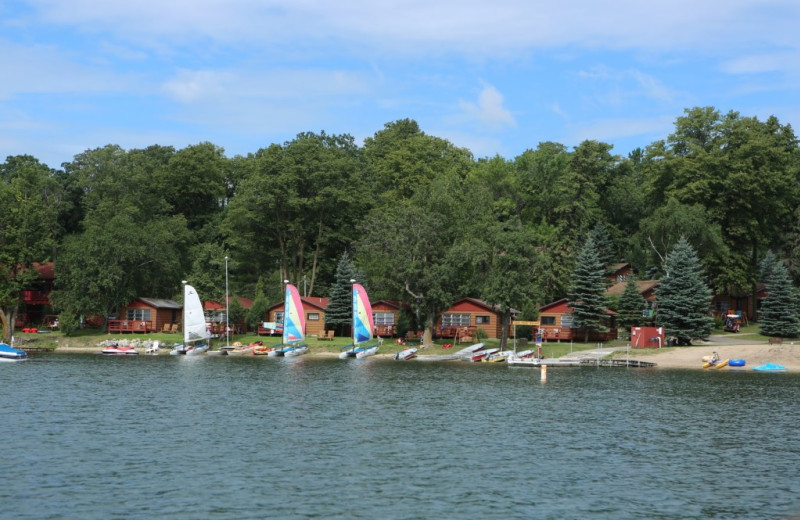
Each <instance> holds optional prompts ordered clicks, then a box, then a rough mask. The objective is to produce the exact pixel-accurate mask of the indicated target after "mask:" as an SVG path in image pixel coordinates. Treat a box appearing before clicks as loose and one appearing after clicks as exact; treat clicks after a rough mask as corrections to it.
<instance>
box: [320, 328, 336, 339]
mask: <svg viewBox="0 0 800 520" xmlns="http://www.w3.org/2000/svg"><path fill="white" fill-rule="evenodd" d="M334 334H335V331H333V330H329V331H327V332H326V333H325V335H324V336H320V338H319V339H324V340H325V341H333V336H334Z"/></svg>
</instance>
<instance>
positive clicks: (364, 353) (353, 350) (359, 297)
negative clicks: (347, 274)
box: [339, 283, 378, 359]
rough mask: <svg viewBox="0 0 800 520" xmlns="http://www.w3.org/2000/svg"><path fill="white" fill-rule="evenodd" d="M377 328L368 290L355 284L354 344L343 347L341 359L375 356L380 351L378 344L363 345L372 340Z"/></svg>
mask: <svg viewBox="0 0 800 520" xmlns="http://www.w3.org/2000/svg"><path fill="white" fill-rule="evenodd" d="M374 329H375V326H374V322H373V319H372V305H371V304H370V303H369V296H367V291H366V290H364V288H363V287H362V286H361V285H359V284H357V283H354V284H353V344H352V345H346V346H344V347H342V350H343V352H342V353H340V354H339V358H340V359H347V358H356V359H362V358H365V357H368V356H373V355H375V354H377V352H378V344H377V343H376V344H374V345H367V346H362V344H363V343H367V342H368V341H370V340H372V331H373V330H374Z"/></svg>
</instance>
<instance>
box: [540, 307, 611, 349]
mask: <svg viewBox="0 0 800 520" xmlns="http://www.w3.org/2000/svg"><path fill="white" fill-rule="evenodd" d="M616 317H617V313H616V312H614V311H612V310H610V309H606V327H608V332H594V331H589V341H611V340H614V339H617V320H616ZM534 334H535V335H538V334H541V336H542V339H543V340H545V341H561V340H566V341H572V340H577V341H583V338H584V332H583V331H582V330H579V329H573V328H572V307H570V306H568V305H567V299H566V298H564V299H561V300H558V301H556V302H553V303H549V304H547V305H545V306H544V307H542V308H540V309H539V326H538V327H537V328H536V329H535V330H534Z"/></svg>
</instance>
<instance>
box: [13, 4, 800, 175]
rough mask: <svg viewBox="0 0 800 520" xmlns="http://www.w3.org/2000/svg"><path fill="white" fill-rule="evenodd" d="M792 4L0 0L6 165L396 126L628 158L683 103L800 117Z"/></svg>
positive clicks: (797, 14)
mask: <svg viewBox="0 0 800 520" xmlns="http://www.w3.org/2000/svg"><path fill="white" fill-rule="evenodd" d="M798 27H800V2H798V1H797V0H772V1H771V0H762V1H752V0H727V1H711V0H692V1H688V0H669V1H661V0H655V1H642V0H608V1H606V2H596V1H593V0H572V1H571V0H493V1H492V2H489V1H487V0H484V1H476V0H424V1H423V0H405V1H400V0H386V1H380V0H379V1H374V0H373V1H361V0H337V1H317V0H291V1H284V0H158V1H156V0H125V1H118V0H104V1H102V2H98V1H96V0H0V158H2V159H5V157H6V156H8V155H20V154H30V155H33V156H34V157H36V158H38V159H39V160H41V161H42V162H45V163H46V164H48V165H49V166H51V167H59V166H60V165H61V163H62V162H65V161H70V160H71V159H72V158H73V156H74V155H75V154H78V153H80V152H83V151H85V150H87V149H91V148H97V147H101V146H104V145H106V144H118V145H120V146H122V147H123V148H126V149H131V148H143V147H146V146H149V145H152V144H160V145H172V146H175V147H176V148H183V147H185V146H188V145H191V144H196V143H199V142H202V141H210V142H212V143H214V144H216V145H218V146H221V147H223V148H224V149H225V152H226V155H227V156H229V157H233V156H234V155H239V154H247V153H251V152H255V151H257V150H258V149H259V148H263V147H266V146H269V145H270V144H272V143H283V142H284V141H287V140H291V139H293V138H294V137H295V136H296V135H297V134H298V133H300V132H307V131H311V132H320V131H323V130H324V131H326V132H327V133H336V134H344V133H347V134H350V135H352V136H353V137H355V138H356V140H357V142H358V143H359V144H361V143H363V139H364V138H366V137H370V136H372V135H374V134H375V133H376V132H377V131H379V130H380V129H381V128H383V126H384V125H385V124H386V123H388V122H391V121H395V120H398V119H402V118H411V119H414V120H416V121H417V122H418V123H419V124H420V126H421V128H422V129H423V131H425V132H426V133H428V134H430V135H434V136H437V137H442V138H445V139H448V140H449V141H451V142H452V143H454V144H455V145H457V146H462V147H466V148H469V149H470V150H471V151H472V152H473V153H474V155H475V156H476V157H487V156H494V155H496V154H499V155H502V156H504V157H507V158H513V157H515V156H517V155H519V154H521V153H522V152H524V151H525V150H526V149H529V148H535V147H536V146H537V145H538V143H539V142H542V141H556V142H559V143H562V144H564V145H566V146H568V147H570V148H572V147H573V146H576V145H577V144H579V143H580V142H581V141H582V140H584V139H596V140H600V141H604V142H607V143H610V144H613V145H614V152H616V153H619V154H622V155H626V154H628V153H629V152H630V151H631V150H632V149H634V148H636V147H644V146H646V145H648V144H650V143H651V142H653V141H655V140H658V139H663V138H665V137H666V136H667V135H668V134H669V133H670V132H671V131H672V129H673V126H674V122H675V120H676V118H677V117H679V116H681V115H682V113H683V110H684V109H685V108H691V107H695V106H714V107H716V108H717V109H719V110H720V111H722V112H727V111H729V110H735V111H738V112H740V113H741V114H742V115H744V116H757V117H759V118H760V119H762V120H763V119H764V118H766V117H768V116H770V115H775V116H777V117H778V119H779V120H780V121H781V123H784V124H786V123H789V124H792V126H793V127H794V128H795V129H796V131H797V126H798V124H799V123H800V30H798Z"/></svg>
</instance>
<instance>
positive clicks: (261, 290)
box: [246, 278, 271, 330]
mask: <svg viewBox="0 0 800 520" xmlns="http://www.w3.org/2000/svg"><path fill="white" fill-rule="evenodd" d="M265 285H266V284H265V281H264V279H263V278H259V279H258V284H256V296H255V298H254V299H253V305H251V306H250V309H249V310H248V311H247V317H246V321H247V326H248V327H250V328H251V329H252V330H256V329H258V326H259V325H261V323H262V322H263V321H264V319H265V318H266V317H267V312H268V311H269V308H270V307H271V304H270V302H269V300H268V299H267V295H266V293H265Z"/></svg>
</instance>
